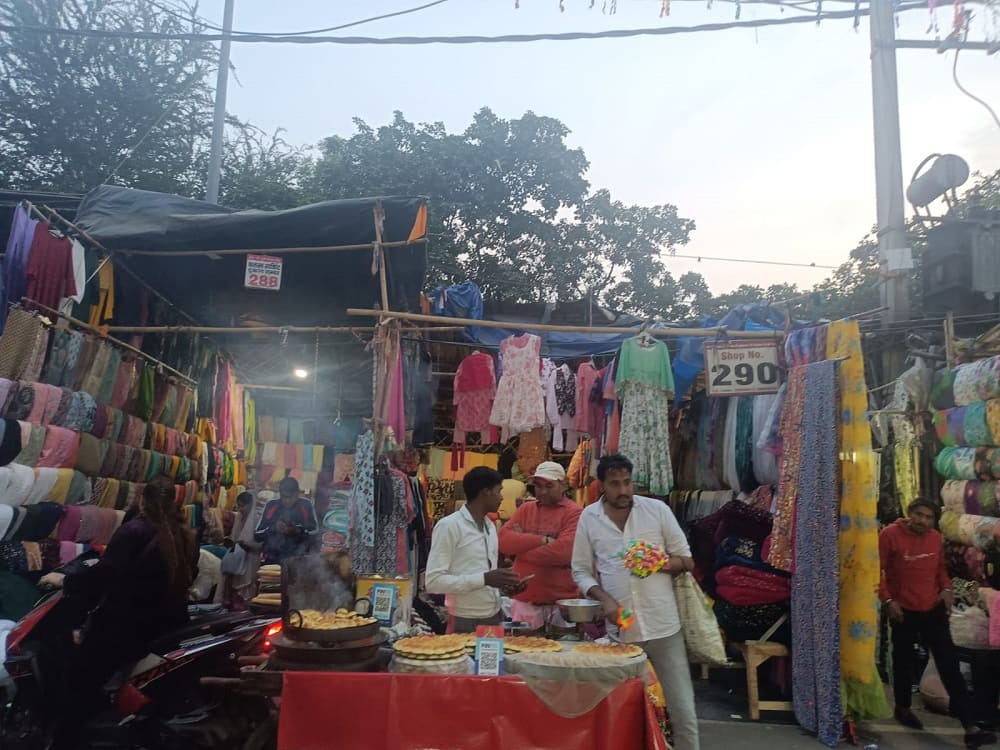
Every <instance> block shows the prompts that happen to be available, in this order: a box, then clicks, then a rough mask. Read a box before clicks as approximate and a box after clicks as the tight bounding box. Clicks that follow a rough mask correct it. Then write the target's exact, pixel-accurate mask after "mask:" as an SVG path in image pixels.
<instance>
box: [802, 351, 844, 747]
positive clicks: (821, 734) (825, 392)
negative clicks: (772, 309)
mask: <svg viewBox="0 0 1000 750" xmlns="http://www.w3.org/2000/svg"><path fill="white" fill-rule="evenodd" d="M790 377H791V378H793V379H796V378H798V379H803V380H804V383H800V384H799V385H804V388H805V405H804V411H803V414H802V445H803V446H808V460H803V461H801V462H800V465H799V474H798V496H797V499H796V504H795V537H794V538H795V549H794V566H795V568H794V569H795V575H794V576H793V577H792V693H793V704H794V707H795V718H796V720H797V721H798V722H799V724H800V725H802V727H804V728H805V729H807V730H809V731H812V732H816V734H817V736H818V738H819V740H820V742H822V743H823V744H824V745H826V746H827V747H836V746H837V744H838V742H839V741H840V734H841V727H842V722H843V717H844V713H843V706H842V704H841V693H840V580H839V572H838V571H839V566H838V555H837V540H838V532H839V528H840V523H839V502H838V493H837V492H836V488H837V486H838V484H839V481H838V476H839V466H840V464H839V459H838V445H837V443H838V437H837V424H838V421H839V420H838V416H839V415H838V398H837V390H838V389H837V383H838V376H837V365H836V363H835V362H832V361H827V362H819V363H817V364H813V365H807V366H805V367H799V368H795V369H793V370H792V371H791V374H790ZM791 387H792V386H789V388H791Z"/></svg>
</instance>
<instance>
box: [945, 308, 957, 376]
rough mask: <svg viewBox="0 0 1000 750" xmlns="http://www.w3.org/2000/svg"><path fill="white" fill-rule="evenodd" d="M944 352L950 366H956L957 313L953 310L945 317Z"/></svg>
mask: <svg viewBox="0 0 1000 750" xmlns="http://www.w3.org/2000/svg"><path fill="white" fill-rule="evenodd" d="M944 352H945V361H946V362H947V363H948V367H954V366H955V313H953V312H952V311H951V310H949V311H948V314H947V315H946V316H945V319H944Z"/></svg>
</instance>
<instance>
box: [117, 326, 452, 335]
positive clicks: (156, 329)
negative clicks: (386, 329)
mask: <svg viewBox="0 0 1000 750" xmlns="http://www.w3.org/2000/svg"><path fill="white" fill-rule="evenodd" d="M463 328H464V326H423V327H417V326H415V327H412V328H407V329H406V330H407V332H410V331H420V332H430V331H433V332H434V333H439V332H441V331H461V330H463ZM107 329H108V332H109V333H216V334H226V335H228V334H231V333H232V334H254V333H372V332H374V331H375V327H374V326H252V327H251V326H108V327H107Z"/></svg>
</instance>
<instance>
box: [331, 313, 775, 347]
mask: <svg viewBox="0 0 1000 750" xmlns="http://www.w3.org/2000/svg"><path fill="white" fill-rule="evenodd" d="M347 314H348V315H353V316H361V317H372V318H378V317H384V318H395V319H396V320H409V321H414V322H419V323H438V322H439V323H441V324H442V325H452V326H462V327H470V326H474V327H479V328H508V329H511V330H516V331H551V332H556V333H591V334H600V333H606V334H620V333H631V334H634V335H638V334H639V333H641V332H644V333H647V334H649V335H650V336H656V337H660V338H676V337H680V336H696V337H701V338H713V337H715V336H720V335H725V336H729V337H730V338H732V339H738V340H739V339H779V338H781V337H782V334H781V333H779V332H777V331H775V332H773V333H772V332H769V331H730V330H728V329H727V328H647V329H646V330H645V331H642V330H641V329H640V328H615V327H608V328H592V327H588V326H564V325H549V324H545V323H522V322H518V323H505V322H503V321H499V320H473V319H471V318H449V317H444V316H438V315H421V314H418V313H406V312H395V311H392V310H368V309H362V308H356V307H352V308H348V310H347Z"/></svg>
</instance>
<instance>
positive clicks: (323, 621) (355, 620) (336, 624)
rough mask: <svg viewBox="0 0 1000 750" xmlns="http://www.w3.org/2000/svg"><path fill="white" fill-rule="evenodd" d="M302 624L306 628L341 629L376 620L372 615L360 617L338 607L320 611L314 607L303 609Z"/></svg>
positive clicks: (301, 611) (356, 626)
mask: <svg viewBox="0 0 1000 750" xmlns="http://www.w3.org/2000/svg"><path fill="white" fill-rule="evenodd" d="M299 614H301V615H302V624H301V625H300V626H299V627H301V628H304V629H306V630H342V629H343V628H359V627H361V626H363V625H371V624H372V623H374V622H378V620H376V619H375V618H374V617H362V616H361V615H359V614H358V613H357V612H350V611H348V610H346V609H338V610H337V611H336V612H320V611H319V610H315V609H303V610H300V611H299Z"/></svg>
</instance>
